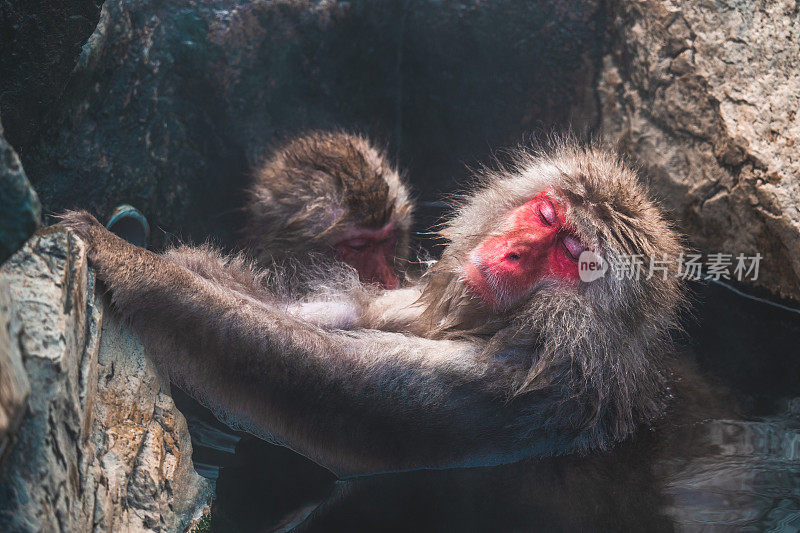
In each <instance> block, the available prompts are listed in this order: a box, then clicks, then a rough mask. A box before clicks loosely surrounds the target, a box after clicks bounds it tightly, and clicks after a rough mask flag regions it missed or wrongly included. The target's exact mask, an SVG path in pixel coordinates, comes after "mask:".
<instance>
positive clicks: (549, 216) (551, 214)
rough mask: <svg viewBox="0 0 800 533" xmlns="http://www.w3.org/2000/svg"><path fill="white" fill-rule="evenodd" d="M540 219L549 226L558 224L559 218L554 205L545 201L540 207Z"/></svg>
mask: <svg viewBox="0 0 800 533" xmlns="http://www.w3.org/2000/svg"><path fill="white" fill-rule="evenodd" d="M539 217H540V218H541V219H542V222H544V223H545V225H547V226H554V225H555V224H556V222H558V216H557V215H556V210H555V208H554V207H553V204H551V203H550V202H547V201H544V202H542V203H541V204H540V205H539Z"/></svg>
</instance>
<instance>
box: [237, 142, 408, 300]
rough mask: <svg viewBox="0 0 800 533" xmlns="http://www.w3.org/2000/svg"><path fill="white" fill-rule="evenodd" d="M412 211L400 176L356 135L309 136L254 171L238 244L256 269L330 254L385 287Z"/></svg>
mask: <svg viewBox="0 0 800 533" xmlns="http://www.w3.org/2000/svg"><path fill="white" fill-rule="evenodd" d="M412 211H413V206H412V204H411V202H410V200H409V196H408V191H407V190H406V186H405V184H404V183H403V181H402V179H401V178H400V175H399V174H398V173H397V171H396V170H395V169H394V168H393V167H392V165H391V164H390V163H389V161H388V160H387V158H386V155H385V154H384V153H382V152H381V151H380V150H378V149H376V148H375V147H374V146H372V145H371V144H370V143H369V142H368V141H367V140H366V139H365V138H364V137H360V136H357V135H352V134H348V133H342V132H313V133H309V134H307V135H304V136H301V137H298V138H296V139H294V140H292V141H291V142H289V143H288V144H286V145H285V146H284V147H283V148H282V149H280V150H278V151H277V152H275V154H273V156H272V158H271V159H269V160H268V161H267V163H266V164H265V165H263V166H262V167H261V168H259V169H258V171H257V172H256V175H255V177H254V180H253V183H252V184H251V186H250V188H249V190H248V192H247V202H246V206H245V226H244V229H243V238H242V241H241V242H242V244H243V245H244V246H245V247H246V248H248V249H250V250H251V252H252V253H253V254H254V256H255V257H256V258H257V259H258V261H259V262H260V263H261V264H262V265H267V264H269V263H270V262H271V261H272V260H280V259H283V258H285V257H295V258H303V257H307V256H308V254H310V253H319V254H322V255H333V256H335V257H337V258H338V259H341V260H342V261H344V262H345V263H347V264H349V265H350V266H352V267H353V268H355V269H356V271H357V272H358V273H359V276H360V277H361V280H362V281H364V282H368V283H378V284H380V285H382V286H383V287H385V288H388V289H393V288H396V287H397V286H398V278H397V267H398V266H400V265H398V263H401V262H403V261H404V260H405V259H407V258H408V252H409V229H410V227H411V221H412V218H411V217H412Z"/></svg>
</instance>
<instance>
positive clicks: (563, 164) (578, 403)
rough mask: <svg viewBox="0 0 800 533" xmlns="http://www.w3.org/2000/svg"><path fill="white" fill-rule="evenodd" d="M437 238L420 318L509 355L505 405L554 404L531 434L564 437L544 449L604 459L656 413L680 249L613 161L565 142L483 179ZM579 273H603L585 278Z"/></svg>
mask: <svg viewBox="0 0 800 533" xmlns="http://www.w3.org/2000/svg"><path fill="white" fill-rule="evenodd" d="M442 234H443V236H444V237H445V238H447V239H448V240H449V245H448V247H447V248H446V250H445V252H444V253H443V256H442V260H441V261H440V262H439V263H438V264H437V265H436V266H435V267H433V268H432V269H431V271H430V272H429V273H428V274H427V277H428V280H429V281H428V283H427V285H426V286H425V288H424V290H423V296H422V299H421V301H422V303H423V304H425V305H427V309H426V311H425V313H424V314H423V319H425V320H427V321H428V323H429V324H430V323H431V322H433V323H434V324H438V326H437V327H438V335H440V336H445V337H446V336H459V335H465V334H466V335H475V336H479V337H483V338H485V339H486V346H487V349H486V353H487V354H490V353H494V354H496V353H504V354H513V357H511V359H512V361H513V362H514V363H515V364H518V365H519V367H518V368H519V371H518V373H517V375H518V379H517V384H518V386H517V388H516V389H515V390H514V391H513V396H514V397H516V396H520V395H527V394H538V395H545V396H548V397H550V398H553V399H555V401H553V402H551V403H549V404H548V405H551V406H552V409H553V412H551V413H548V414H544V413H543V414H541V416H549V417H550V418H548V419H547V420H544V421H542V422H540V423H542V424H544V425H545V426H547V424H556V422H553V421H559V422H558V423H563V422H564V421H565V420H566V421H570V424H572V425H571V427H568V428H564V427H559V428H557V431H556V430H555V429H554V435H555V436H561V437H563V436H564V435H572V437H573V439H574V441H573V442H574V444H575V445H576V446H577V447H578V448H589V447H597V446H600V447H605V446H607V445H609V444H610V443H612V442H614V441H617V440H620V439H622V438H624V437H625V436H627V435H628V434H630V433H631V432H632V431H633V428H634V427H635V426H636V425H637V424H640V423H643V422H648V421H650V420H652V419H653V418H655V417H656V416H659V415H660V414H661V413H662V412H663V410H664V406H665V401H666V399H667V397H668V395H669V394H668V387H667V379H666V378H667V375H666V374H667V371H666V370H665V368H666V365H665V360H664V359H665V358H664V355H665V354H669V353H670V351H671V335H670V330H671V329H673V328H674V326H675V324H676V315H677V313H678V310H679V308H680V307H681V306H682V305H683V302H684V290H683V284H682V282H681V280H680V279H678V278H677V277H676V273H677V269H676V267H677V261H678V259H679V257H680V255H681V252H682V250H683V248H682V245H681V239H680V238H679V236H678V235H677V233H676V232H675V231H674V230H673V228H672V226H671V225H670V223H669V222H668V221H667V219H666V218H665V216H664V214H663V212H662V210H661V209H660V208H659V207H658V206H657V205H656V204H655V203H654V202H653V201H652V200H650V198H649V197H648V195H647V193H646V191H645V190H644V188H643V187H642V185H641V184H640V183H639V182H638V180H637V177H636V175H635V173H634V172H633V171H632V170H631V169H629V168H628V167H626V166H625V165H624V164H623V162H622V161H621V160H620V158H619V157H618V156H616V155H613V154H612V153H610V152H607V151H604V150H602V149H600V148H597V147H582V146H579V145H578V144H576V143H574V142H570V143H566V144H560V145H559V146H558V147H556V148H553V149H551V150H549V151H546V152H542V153H531V152H527V151H522V152H519V153H518V154H517V155H516V159H515V163H514V165H513V166H512V167H511V168H506V169H502V170H499V171H494V172H488V173H486V174H485V175H484V176H482V184H481V185H480V186H479V190H478V192H477V193H474V194H470V195H469V197H467V198H466V199H465V201H464V202H463V203H462V204H461V205H460V207H458V208H457V210H456V212H455V215H454V216H453V218H452V219H451V220H450V221H449V222H448V223H447V224H446V225H445V227H444V229H443V231H442ZM589 262H591V263H593V264H594V267H595V268H597V267H599V266H602V265H603V264H605V265H606V268H607V270H606V272H605V274H604V275H600V276H599V277H598V275H594V276H587V275H586V274H587V272H586V270H585V269H586V267H587V263H589ZM609 266H610V268H608V267H609ZM651 266H652V267H653V270H652V271H651ZM581 268H584V272H583V274H584V275H583V276H582V275H581V274H582V272H581ZM598 272H599V271H598ZM594 278H596V279H594Z"/></svg>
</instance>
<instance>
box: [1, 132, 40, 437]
mask: <svg viewBox="0 0 800 533" xmlns="http://www.w3.org/2000/svg"><path fill="white" fill-rule="evenodd" d="M40 220H41V207H40V205H39V198H38V197H37V196H36V193H35V192H34V191H33V189H32V188H31V184H30V183H28V178H27V177H26V176H25V171H24V170H23V168H22V163H20V161H19V158H18V157H17V154H16V152H15V151H14V149H13V148H12V147H11V145H10V144H8V142H7V141H6V140H5V138H4V137H3V125H2V124H0V264H2V262H3V261H5V260H6V258H7V257H8V256H10V255H11V254H12V253H14V252H16V251H17V250H18V249H19V247H20V246H22V243H24V242H25V240H26V239H27V238H28V237H30V236H31V234H32V233H33V232H34V231H36V228H38V227H39V222H40ZM0 379H2V378H0ZM1 425H2V422H0V426H1ZM0 432H2V430H0Z"/></svg>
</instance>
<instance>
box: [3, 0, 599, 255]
mask: <svg viewBox="0 0 800 533" xmlns="http://www.w3.org/2000/svg"><path fill="white" fill-rule="evenodd" d="M599 4H600V3H599V2H597V1H586V0H568V1H563V2H557V3H554V2H545V1H543V0H542V1H530V0H512V1H506V2H461V1H453V0H447V1H432V0H424V1H418V2H397V1H395V0H379V1H374V0H357V1H348V2H345V1H341V2H338V1H325V2H319V1H309V0H301V1H294V0H292V1H289V0H278V1H259V2H244V1H241V0H197V1H193V2H181V3H176V2H156V1H154V0H107V1H106V2H104V3H103V7H102V12H101V15H100V21H99V23H98V25H97V28H96V30H95V31H94V33H93V34H92V35H91V37H90V38H89V40H88V42H87V43H86V45H85V46H84V48H83V52H82V54H81V56H80V58H79V60H78V63H77V66H76V67H75V70H74V72H73V73H72V75H71V77H70V80H69V83H68V85H67V87H66V89H65V90H64V92H63V94H62V96H61V98H60V100H59V102H58V106H57V108H56V109H54V110H53V113H52V114H51V115H48V119H47V128H43V129H41V135H39V137H38V138H37V139H36V143H35V149H30V150H25V151H24V152H22V156H23V162H24V163H25V168H26V169H27V171H28V176H29V177H30V178H31V180H32V183H33V184H34V186H35V187H36V190H37V192H38V193H39V195H40V197H41V198H42V202H43V205H44V206H45V208H46V210H48V211H52V212H57V211H59V210H61V209H64V208H70V207H78V206H80V207H86V208H88V209H89V210H91V211H92V212H94V213H95V214H97V215H98V216H100V218H102V217H104V216H108V214H109V213H110V212H111V211H112V209H113V207H114V206H115V205H117V204H120V203H130V204H132V205H135V206H136V207H138V208H140V209H141V210H142V211H143V212H144V214H145V215H146V216H147V217H148V218H149V219H150V221H151V222H152V223H153V224H152V225H153V226H154V230H155V231H154V234H153V238H154V244H155V245H156V246H160V245H161V244H163V240H164V238H165V235H164V233H163V232H159V231H158V229H159V228H163V229H164V230H165V231H166V233H167V234H177V235H179V236H181V237H184V238H188V239H192V240H195V241H202V240H204V239H205V238H207V237H208V236H213V237H214V238H216V239H217V240H223V241H225V240H227V239H229V238H230V235H231V231H232V229H233V227H235V225H236V220H235V213H236V212H235V208H236V207H237V206H238V203H237V202H238V201H239V197H238V196H237V193H238V191H239V190H240V189H241V188H242V186H243V184H244V183H245V181H246V180H247V177H248V175H249V172H250V168H251V166H252V165H253V164H254V163H255V162H256V161H258V160H259V159H260V158H261V157H262V156H263V155H264V153H265V151H266V150H268V149H269V148H270V147H271V146H273V145H274V144H275V143H276V142H279V141H280V140H281V139H282V138H283V137H285V136H287V135H290V134H292V133H294V132H296V131H298V130H302V129H309V128H321V127H332V126H344V127H348V128H355V129H360V130H363V131H365V132H366V133H369V134H371V135H372V136H373V137H375V138H376V139H378V141H379V142H381V141H388V144H389V148H390V150H391V152H392V154H393V155H395V156H396V158H397V159H398V161H399V163H400V164H401V165H402V166H404V167H406V168H410V176H411V177H412V182H413V183H414V184H416V186H417V187H418V189H419V190H420V192H421V193H422V195H423V196H424V197H426V198H428V199H436V198H437V197H438V193H439V192H440V191H443V190H451V189H452V188H453V187H454V180H453V178H454V177H463V176H465V175H466V174H467V171H466V169H465V167H464V163H465V162H472V163H474V162H477V161H487V160H489V159H491V158H492V157H493V155H494V153H493V151H494V150H496V149H497V147H500V146H508V145H510V144H515V143H517V142H520V141H523V140H524V139H525V136H526V135H527V134H530V132H531V131H532V130H536V129H537V128H544V129H546V130H547V131H549V130H550V128H551V127H552V125H553V124H559V125H562V126H564V127H566V125H567V124H569V123H573V124H575V125H576V127H578V128H580V127H581V125H583V124H587V123H593V122H594V121H596V118H597V113H596V99H595V96H594V94H593V92H592V81H593V80H594V78H595V76H596V74H597V69H596V66H599V64H600V61H599V60H600V51H601V42H602V26H600V25H598V24H597V21H596V18H597V14H598V13H599ZM0 75H2V73H0ZM565 87H569V88H570V89H569V90H564V88H565ZM572 88H577V89H576V90H573V89H572ZM232 219H233V220H232Z"/></svg>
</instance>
